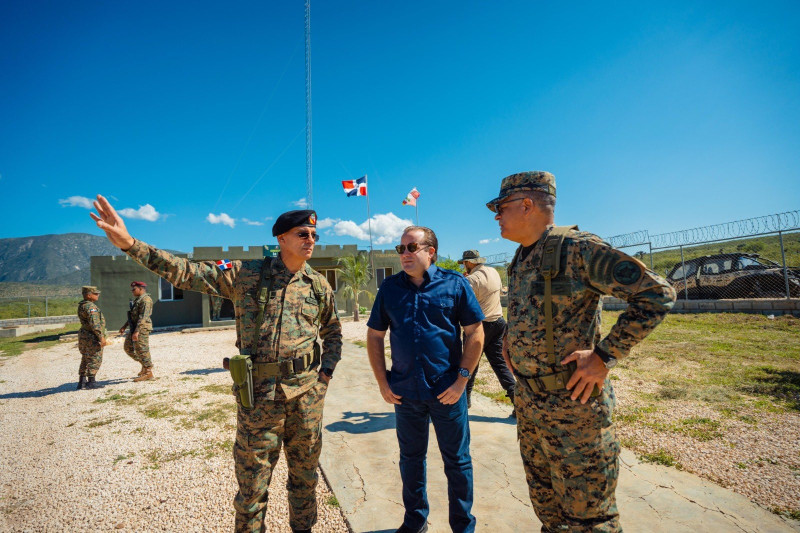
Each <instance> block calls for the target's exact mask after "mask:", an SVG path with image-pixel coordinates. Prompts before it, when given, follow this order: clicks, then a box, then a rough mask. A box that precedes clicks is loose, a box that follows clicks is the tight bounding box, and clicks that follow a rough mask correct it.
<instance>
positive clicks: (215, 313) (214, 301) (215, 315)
mask: <svg viewBox="0 0 800 533" xmlns="http://www.w3.org/2000/svg"><path fill="white" fill-rule="evenodd" d="M208 298H209V300H210V303H211V320H219V314H220V312H221V311H222V301H223V300H224V298H222V296H214V295H213V294H210V295H209V296H208Z"/></svg>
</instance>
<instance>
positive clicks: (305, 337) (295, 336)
mask: <svg viewBox="0 0 800 533" xmlns="http://www.w3.org/2000/svg"><path fill="white" fill-rule="evenodd" d="M126 253H127V254H128V255H129V256H130V257H131V258H132V259H133V260H135V261H136V262H138V263H139V264H141V265H142V266H144V267H145V268H147V269H149V270H151V271H153V272H155V273H156V274H158V275H159V276H161V277H163V278H164V279H166V280H167V281H169V282H170V283H172V284H173V285H174V286H176V287H178V288H179V289H183V290H189V291H197V292H204V293H206V294H211V295H214V296H222V297H223V298H227V299H229V300H231V301H232V302H233V306H234V311H235V315H236V345H237V346H238V347H239V348H243V347H250V345H251V343H252V340H253V337H254V330H255V328H259V330H260V333H259V336H258V342H257V345H256V347H255V349H253V350H252V358H253V362H255V363H274V362H278V361H284V360H286V359H293V358H295V357H299V356H302V355H305V354H307V353H310V352H311V351H312V350H313V346H314V343H315V342H316V340H317V336H318V335H319V336H320V337H321V338H322V362H321V365H320V368H330V369H331V370H333V369H334V368H336V364H337V363H338V362H339V360H340V359H341V354H342V326H341V324H340V323H339V317H338V316H337V314H336V303H335V301H334V293H333V289H332V288H331V286H330V285H329V284H328V281H327V280H326V279H325V276H323V275H322V274H320V273H318V272H316V271H315V270H313V269H312V268H311V267H310V266H308V264H305V265H304V266H303V268H302V269H301V270H299V271H297V272H296V273H294V274H292V273H291V272H289V270H288V269H287V268H286V266H285V265H284V264H283V261H282V260H281V258H280V257H277V258H275V259H272V262H271V264H270V267H269V268H271V269H272V288H271V294H270V299H269V302H268V303H267V306H266V310H265V313H264V322H263V323H262V324H256V323H255V322H256V318H257V316H258V312H259V307H258V301H257V298H258V295H257V294H255V293H256V291H257V287H258V284H259V280H260V278H261V266H262V264H263V262H264V260H263V259H253V260H246V261H238V260H237V261H231V267H230V268H229V269H226V270H221V269H220V268H219V267H217V265H216V264H215V263H214V262H213V261H190V260H188V259H184V258H180V257H176V256H174V255H172V254H170V253H168V252H165V251H163V250H159V249H157V248H154V247H152V246H149V245H148V244H146V243H143V242H141V241H138V240H137V241H136V242H135V243H134V244H133V246H132V247H131V248H130V249H129V250H128V251H127V252H126ZM314 278H317V279H319V280H320V282H321V285H322V288H323V292H324V294H323V301H322V302H318V301H317V298H316V296H315V294H314V290H313V286H312V280H313V279H314ZM316 380H317V371H316V370H315V369H311V370H309V371H308V372H304V373H301V374H297V375H295V376H292V377H290V378H263V379H256V380H255V382H254V386H255V392H256V394H258V395H259V396H263V397H265V398H266V399H269V400H271V399H274V397H275V389H276V387H277V385H278V384H280V386H281V388H282V390H283V392H284V394H285V395H286V397H287V398H294V397H295V396H298V395H300V394H302V393H303V392H305V391H307V390H309V389H310V388H311V387H313V386H314V384H315V383H316Z"/></svg>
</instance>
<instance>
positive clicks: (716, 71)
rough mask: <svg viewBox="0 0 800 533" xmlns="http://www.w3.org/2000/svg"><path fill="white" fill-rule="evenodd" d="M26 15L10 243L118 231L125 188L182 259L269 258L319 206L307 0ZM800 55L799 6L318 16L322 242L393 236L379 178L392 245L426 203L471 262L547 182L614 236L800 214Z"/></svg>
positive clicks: (413, 6)
mask: <svg viewBox="0 0 800 533" xmlns="http://www.w3.org/2000/svg"><path fill="white" fill-rule="evenodd" d="M0 21H2V22H0V28H1V29H2V31H0V79H2V81H0V202H1V203H0V205H2V209H3V212H4V215H5V216H4V217H3V218H2V221H0V238H3V237H21V236H28V235H42V234H48V233H66V232H87V233H95V234H99V231H98V230H97V229H96V228H95V227H94V225H93V223H92V222H91V219H90V218H89V216H88V210H87V209H86V208H84V207H81V203H82V202H83V201H82V200H81V199H80V198H81V197H83V198H92V197H93V196H94V194H96V193H98V192H100V193H102V194H105V195H106V196H108V197H110V198H111V199H112V202H113V203H114V205H115V206H116V207H118V208H122V209H126V211H125V213H126V219H127V221H128V226H129V228H130V230H131V233H132V234H133V235H134V236H136V237H138V238H141V239H142V240H145V241H148V242H150V243H152V244H154V245H156V246H159V247H164V248H172V249H179V250H187V251H188V250H190V249H191V248H192V247H193V246H216V245H244V246H248V245H258V244H268V243H273V242H274V238H273V237H272V236H271V231H270V230H271V225H272V222H271V219H273V218H274V217H276V216H277V215H278V214H280V213H281V212H283V211H286V210H289V209H293V208H295V206H296V205H297V204H298V203H302V202H303V200H304V199H306V178H305V129H304V128H305V89H304V71H305V66H304V52H303V42H304V37H303V27H304V9H303V2H301V1H282V2H269V3H267V2H237V3H235V4H234V5H222V4H219V3H217V2H166V3H165V2H158V3H156V2H147V1H143V2H136V3H133V2H129V3H121V2H71V3H64V2H21V1H13V0H12V1H7V2H3V3H2V4H1V5H0ZM799 45H800V4H798V3H797V2H758V3H757V2H748V3H743V2H724V3H723V2H707V3H698V2H662V3H652V2H629V3H624V2H617V3H613V5H611V6H609V5H607V3H597V2H585V3H573V4H569V5H568V6H566V7H561V6H559V5H556V4H555V3H552V2H547V3H545V2H464V1H459V2H455V1H453V2H446V1H441V2H418V1H406V2H367V1H359V2H356V1H349V2H346V1H337V2H321V1H318V0H317V1H316V2H312V45H311V46H312V79H313V130H312V131H313V153H314V158H313V169H314V195H313V207H314V208H315V209H316V210H317V211H318V214H319V217H320V219H326V220H327V222H328V227H326V228H325V229H323V230H322V231H321V232H322V234H323V238H322V241H321V242H322V243H325V244H351V243H356V244H359V245H360V246H367V245H368V242H367V241H365V240H363V239H359V237H361V236H362V231H361V229H360V228H362V227H363V226H364V223H365V221H366V219H367V212H366V201H365V199H364V198H347V197H345V195H344V193H343V192H342V187H341V184H340V181H341V180H343V179H349V178H357V177H359V176H361V175H363V174H368V176H369V187H370V189H369V191H370V207H371V212H372V215H373V217H375V218H374V219H373V237H374V239H375V241H376V242H379V241H380V242H381V243H386V244H383V245H382V246H377V247H379V248H381V247H382V248H388V247H389V246H390V245H392V244H396V242H397V241H398V239H399V231H400V230H401V229H402V227H403V226H404V225H405V224H406V222H404V221H403V220H405V221H411V220H413V218H414V209H413V208H411V207H404V206H402V205H401V201H402V200H403V198H404V197H405V196H406V194H407V193H408V191H409V190H410V189H411V188H412V187H417V188H418V189H419V191H420V192H421V194H422V196H421V198H420V200H419V222H420V223H421V224H423V225H427V226H430V227H432V228H433V229H434V230H435V231H436V232H437V234H438V236H439V241H440V246H441V250H440V252H441V253H442V254H443V255H450V256H452V257H460V254H461V251H462V250H465V249H468V248H478V249H479V250H480V251H481V252H482V253H483V254H492V253H501V252H508V251H513V249H514V247H515V245H514V244H513V243H510V242H507V241H502V240H500V239H498V235H499V233H498V230H497V224H496V222H495V221H494V220H493V218H492V216H491V215H492V214H491V213H490V212H489V211H488V210H487V209H486V208H485V206H484V204H485V202H486V201H487V200H489V199H491V198H493V197H495V196H496V195H497V192H498V189H499V185H500V181H501V179H502V178H503V177H504V176H505V175H508V174H510V173H513V172H517V171H521V170H534V169H540V170H549V171H551V172H553V173H554V174H555V175H556V179H557V183H558V194H559V197H558V205H557V208H556V222H557V223H559V224H579V225H580V226H581V228H582V229H585V230H588V231H592V232H594V233H597V234H599V235H601V236H603V237H608V236H612V235H617V234H621V233H627V232H630V231H636V230H641V229H647V230H649V231H650V232H651V233H662V232H667V231H673V230H679V229H684V228H689V227H695V226H702V225H707V224H714V223H720V222H726V221H730V220H736V219H739V218H747V217H753V216H759V215H767V214H771V213H776V212H782V211H788V210H795V209H798V208H800V175H799V173H798V169H799V168H800V46H799ZM142 206H144V207H142ZM223 213H224V214H225V215H226V216H227V218H226V217H225V216H223ZM231 220H232V224H231ZM212 222H216V223H212ZM225 222H228V224H225ZM258 224H263V225H258ZM231 225H232V226H233V227H231Z"/></svg>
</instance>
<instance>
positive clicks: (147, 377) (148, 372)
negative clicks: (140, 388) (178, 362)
mask: <svg viewBox="0 0 800 533" xmlns="http://www.w3.org/2000/svg"><path fill="white" fill-rule="evenodd" d="M154 378H155V377H154V376H153V367H150V368H145V369H144V374H142V375H141V376H139V377H138V378H136V379H134V380H133V381H134V382H136V383H138V382H140V381H147V380H150V379H154Z"/></svg>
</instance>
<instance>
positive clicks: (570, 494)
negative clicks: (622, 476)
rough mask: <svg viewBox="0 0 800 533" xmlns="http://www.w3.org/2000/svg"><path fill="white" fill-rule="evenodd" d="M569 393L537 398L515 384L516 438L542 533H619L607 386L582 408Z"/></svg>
mask: <svg viewBox="0 0 800 533" xmlns="http://www.w3.org/2000/svg"><path fill="white" fill-rule="evenodd" d="M569 394H570V393H569V391H567V390H566V389H565V390H564V391H557V392H554V393H545V394H538V393H535V392H533V391H531V389H530V388H528V387H527V386H526V385H525V384H523V383H520V382H517V386H516V395H515V398H514V406H515V409H516V413H517V437H518V439H519V449H520V453H521V455H522V462H523V465H524V467H525V475H526V477H527V481H528V487H529V491H530V497H531V503H532V504H533V508H534V510H535V511H536V515H537V516H538V517H539V520H541V521H542V531H543V532H548V533H549V532H556V531H559V532H560V531H569V532H590V531H591V532H598V533H599V532H604V533H605V532H619V531H622V528H621V527H620V524H619V513H618V511H617V504H616V498H615V496H614V491H615V490H616V488H617V477H618V475H619V450H620V446H619V441H618V440H617V435H616V430H615V428H614V424H613V422H612V418H611V417H612V412H613V409H614V405H615V404H616V397H615V396H614V390H613V388H612V387H611V382H610V381H609V380H606V385H605V388H604V389H603V393H602V395H600V396H598V397H597V398H591V399H590V400H589V401H588V402H586V403H585V404H581V403H580V401H573V400H571V399H570V397H569Z"/></svg>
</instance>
